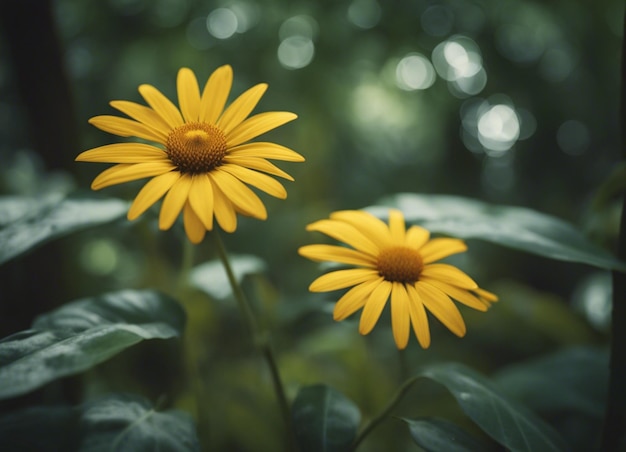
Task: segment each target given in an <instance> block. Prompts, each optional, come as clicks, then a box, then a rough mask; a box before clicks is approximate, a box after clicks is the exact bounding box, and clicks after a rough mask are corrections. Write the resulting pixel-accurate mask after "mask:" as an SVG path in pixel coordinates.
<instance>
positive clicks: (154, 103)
mask: <svg viewBox="0 0 626 452" xmlns="http://www.w3.org/2000/svg"><path fill="white" fill-rule="evenodd" d="M139 93H140V94H141V95H142V96H143V98H144V99H145V100H146V102H148V105H150V106H151V107H152V108H153V109H154V111H156V112H157V113H158V114H159V116H161V118H163V120H164V121H165V122H166V123H167V124H168V125H169V126H170V127H171V128H172V129H173V128H175V127H178V126H181V125H183V124H184V121H183V117H182V116H181V114H180V111H179V110H178V108H176V105H174V104H173V103H172V101H171V100H169V99H168V98H167V97H165V96H164V95H163V93H161V91H159V90H158V89H156V88H155V87H154V86H152V85H141V86H139Z"/></svg>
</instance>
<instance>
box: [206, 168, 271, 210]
mask: <svg viewBox="0 0 626 452" xmlns="http://www.w3.org/2000/svg"><path fill="white" fill-rule="evenodd" d="M220 168H221V167H218V168H216V170H214V171H211V172H210V173H209V177H210V178H212V179H213V182H215V184H216V185H218V186H219V187H220V190H221V191H222V193H224V194H225V195H226V197H227V198H228V199H229V201H230V202H232V203H233V205H234V206H235V208H236V209H237V210H238V211H240V212H241V213H243V214H244V215H247V216H249V217H253V218H258V219H259V220H265V219H266V218H267V210H266V209H265V205H264V204H263V201H261V200H260V199H259V197H258V196H257V195H256V193H254V192H253V191H252V190H250V189H249V188H248V187H246V185H244V184H243V182H241V181H240V180H239V179H237V178H236V177H235V176H233V175H231V174H229V173H227V172H225V171H221V170H220ZM227 193H228V194H227Z"/></svg>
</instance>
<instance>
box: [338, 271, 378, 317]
mask: <svg viewBox="0 0 626 452" xmlns="http://www.w3.org/2000/svg"><path fill="white" fill-rule="evenodd" d="M383 281H384V279H383V277H382V276H381V277H379V278H377V279H372V280H368V281H365V282H364V283H361V284H358V285H356V286H354V287H353V288H352V289H350V290H348V291H347V292H346V293H345V294H344V295H343V296H342V297H341V298H340V299H339V301H337V304H336V305H335V309H334V310H333V319H334V320H337V321H341V320H344V319H346V318H348V317H350V316H351V315H352V314H354V313H355V312H356V311H358V310H359V309H361V308H362V307H363V306H365V302H366V301H367V299H368V298H369V296H370V293H371V292H372V290H374V287H376V286H377V285H379V284H380V283H381V282H383Z"/></svg>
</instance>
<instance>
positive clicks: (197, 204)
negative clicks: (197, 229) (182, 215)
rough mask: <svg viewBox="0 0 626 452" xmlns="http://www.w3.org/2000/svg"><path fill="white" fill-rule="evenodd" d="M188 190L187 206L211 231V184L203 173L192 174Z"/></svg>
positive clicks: (212, 205)
mask: <svg viewBox="0 0 626 452" xmlns="http://www.w3.org/2000/svg"><path fill="white" fill-rule="evenodd" d="M192 182H193V183H192V185H191V188H190V189H189V204H190V205H191V208H192V209H193V211H194V212H195V214H196V216H197V217H198V218H199V219H200V221H201V222H202V224H203V225H204V227H205V228H206V229H207V230H209V231H210V230H211V229H213V208H214V204H213V184H211V180H210V179H209V176H208V175H207V174H205V173H201V174H194V175H193V176H192Z"/></svg>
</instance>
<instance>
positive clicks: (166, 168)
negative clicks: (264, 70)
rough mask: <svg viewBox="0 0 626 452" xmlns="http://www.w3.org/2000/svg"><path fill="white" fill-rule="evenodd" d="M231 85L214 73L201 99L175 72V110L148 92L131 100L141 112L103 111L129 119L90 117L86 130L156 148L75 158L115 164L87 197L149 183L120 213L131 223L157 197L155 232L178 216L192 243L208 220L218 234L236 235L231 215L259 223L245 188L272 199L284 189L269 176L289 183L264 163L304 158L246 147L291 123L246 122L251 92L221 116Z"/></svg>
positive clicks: (281, 115) (278, 118) (120, 105)
mask: <svg viewBox="0 0 626 452" xmlns="http://www.w3.org/2000/svg"><path fill="white" fill-rule="evenodd" d="M232 82H233V71H232V69H231V67H230V66H228V65H226V66H222V67H220V68H218V69H217V70H216V71H215V72H213V74H211V76H210V77H209V79H208V81H207V82H206V85H205V86H204V89H203V91H202V93H200V89H199V86H198V81H197V80H196V76H195V75H194V73H193V72H192V71H191V70H190V69H187V68H182V69H180V71H179V72H178V79H177V90H178V102H179V106H180V107H176V106H175V105H174V104H173V103H172V102H171V101H170V100H169V99H168V98H167V97H165V96H164V95H163V94H162V93H161V92H160V91H159V90H157V89H156V88H154V87H153V86H151V85H141V86H140V87H139V93H140V94H141V95H142V97H143V98H144V99H145V101H146V102H147V103H148V105H149V107H146V106H144V105H140V104H137V103H134V102H128V101H123V100H116V101H113V102H111V106H112V107H113V108H115V109H117V110H119V111H120V112H122V113H124V114H126V115H127V116H128V117H129V118H130V119H129V118H123V117H117V116H108V115H105V116H96V117H94V118H91V119H90V120H89V122H90V123H91V124H93V125H94V126H96V127H97V128H99V129H101V130H104V131H105V132H109V133H112V134H115V135H119V136H122V137H136V138H140V139H142V140H147V141H149V142H153V143H155V144H156V146H155V145H152V144H144V143H137V142H131V143H118V144H109V145H106V146H100V147H97V148H95V149H91V150H88V151H85V152H83V153H81V154H80V155H79V156H78V157H76V160H78V161H81V162H104V163H116V164H117V165H115V166H113V167H111V168H109V169H107V170H105V171H103V172H102V173H100V174H99V175H98V176H97V177H96V178H95V179H94V181H93V183H92V184H91V188H92V189H94V190H100V189H101V188H104V187H108V186H110V185H115V184H121V183H124V182H129V181H133V180H137V179H143V178H147V177H150V178H152V179H150V181H148V182H147V183H146V184H145V185H144V186H143V188H142V189H141V190H140V191H139V193H138V194H137V196H136V197H135V200H134V201H133V203H132V205H131V206H130V209H129V211H128V219H129V220H134V219H136V218H137V217H139V215H141V214H142V213H144V212H145V211H146V210H147V209H148V208H149V207H150V206H152V205H153V204H154V203H156V202H157V201H158V200H159V199H161V198H162V197H163V196H165V198H164V200H163V204H162V206H161V211H160V214H159V228H160V229H161V230H166V229H169V228H170V227H171V226H172V225H173V224H174V222H175V221H176V218H177V217H178V215H179V214H180V212H181V211H182V212H183V220H184V227H185V232H186V233H187V237H188V238H189V240H190V241H191V242H193V243H200V242H201V241H202V239H203V238H204V235H205V233H206V231H207V230H211V229H212V228H213V216H214V215H215V219H216V220H217V223H218V224H219V225H220V227H221V228H222V229H224V230H225V231H227V232H233V231H234V230H235V229H236V228H237V216H236V214H237V213H240V214H243V215H247V216H250V217H254V218H258V219H262V220H264V219H265V218H267V211H266V209H265V205H264V204H263V202H262V201H261V200H260V199H259V197H258V196H257V195H256V194H255V192H253V191H252V190H251V189H250V188H249V187H248V186H247V185H246V184H248V185H251V186H253V187H255V188H257V189H259V190H261V191H263V192H265V193H268V194H270V195H272V196H275V197H277V198H280V199H284V198H286V197H287V192H286V191H285V188H284V187H283V186H282V185H281V184H280V183H279V182H278V181H277V180H276V179H274V178H272V177H270V175H271V176H279V177H282V178H284V179H287V180H293V178H292V177H291V176H290V175H289V174H287V173H285V172H284V171H282V170H281V169H279V168H278V167H276V166H275V165H273V164H272V163H270V162H269V161H268V160H267V159H274V160H284V161H290V162H301V161H304V158H303V157H302V156H301V155H300V154H298V153H296V152H294V151H292V150H291V149H288V148H286V147H284V146H281V145H278V144H275V143H268V142H250V140H252V139H254V138H256V137H258V136H259V135H261V134H264V133H265V132H268V131H270V130H272V129H275V128H277V127H279V126H282V125H283V124H285V123H287V122H289V121H292V120H294V119H296V117H297V116H296V115H295V114H294V113H289V112H282V111H280V112H279V111H274V112H266V113H260V114H256V115H253V116H249V115H250V113H251V112H252V110H253V109H254V107H256V105H257V103H258V102H259V100H260V99H261V96H263V94H264V93H265V90H266V89H267V84H265V83H261V84H258V85H256V86H253V87H252V88H250V89H249V90H247V91H246V92H244V93H243V94H241V95H240V96H239V97H238V98H237V99H236V100H235V101H234V102H232V103H231V104H230V105H229V106H228V107H227V108H226V109H225V108H224V107H225V105H226V100H227V98H228V95H229V93H230V89H231V86H232Z"/></svg>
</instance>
